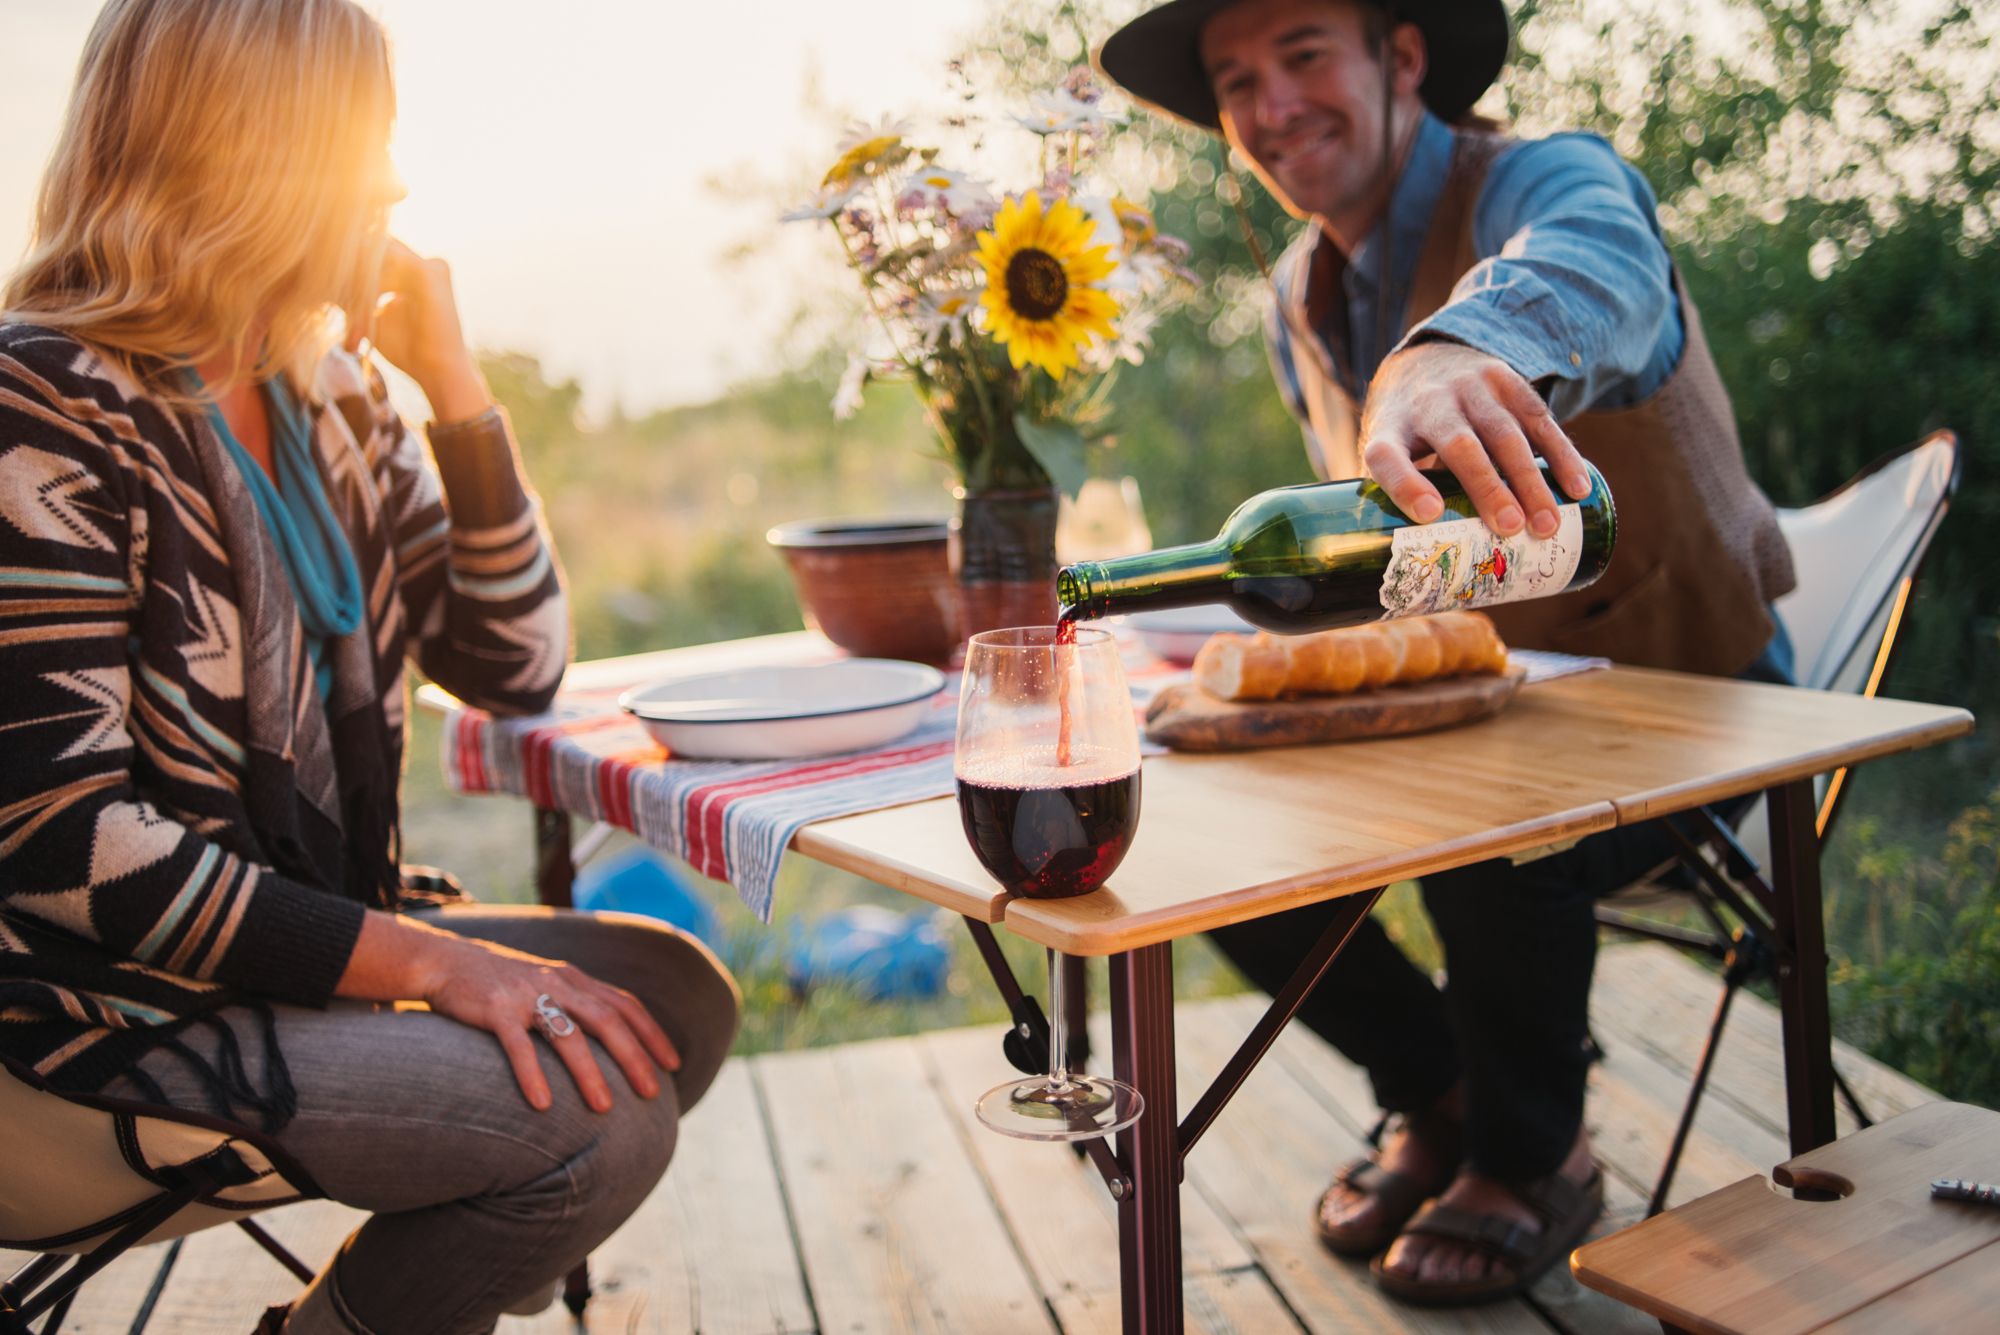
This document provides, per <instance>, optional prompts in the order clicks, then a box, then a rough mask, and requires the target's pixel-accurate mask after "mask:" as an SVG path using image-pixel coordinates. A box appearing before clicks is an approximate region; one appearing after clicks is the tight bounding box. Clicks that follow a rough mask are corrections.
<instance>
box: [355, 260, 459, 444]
mask: <svg viewBox="0 0 2000 1335" xmlns="http://www.w3.org/2000/svg"><path fill="white" fill-rule="evenodd" d="M377 288H378V292H377V296H376V299H375V305H374V309H373V310H368V311H352V310H351V311H348V312H347V350H348V351H349V352H358V351H360V348H361V342H362V340H363V339H364V338H365V339H367V340H368V341H369V342H370V343H372V344H373V345H374V348H375V351H377V352H378V353H380V354H381V355H382V356H383V357H384V358H386V359H387V360H388V361H389V362H390V363H392V364H393V365H394V366H395V367H396V368H397V369H398V370H401V371H402V372H404V373H405V374H406V375H408V376H409V377H410V378H411V379H412V380H414V381H416V382H417V385H418V387H419V388H421V389H422V390H423V391H424V397H426V398H428V399H429V400H430V403H431V415H432V417H433V418H435V420H437V421H439V422H463V421H467V420H469V419H471V418H474V417H477V416H479V414H481V413H483V412H485V411H486V410H487V409H488V408H490V407H492V406H493V396H492V394H491V393H490V392H489V391H488V390H487V388H486V379H485V377H484V376H482V375H480V373H479V363H478V362H477V361H476V360H475V359H474V358H473V356H472V353H471V351H470V349H468V348H467V347H466V345H465V331H464V330H463V329H462V328H460V326H459V321H458V299H457V298H456V297H455V296H454V295H453V294H452V288H451V266H450V265H448V264H446V263H445V262H444V261H443V260H439V259H426V258H425V257H424V256H422V255H419V254H417V252H416V251H414V250H411V249H410V248H409V247H408V246H406V245H404V244H403V243H402V242H401V241H398V240H396V239H395V238H394V237H390V238H389V239H388V242H387V245H386V248H385V249H384V251H383V253H382V270H381V276H380V278H379V279H378V280H377Z"/></svg>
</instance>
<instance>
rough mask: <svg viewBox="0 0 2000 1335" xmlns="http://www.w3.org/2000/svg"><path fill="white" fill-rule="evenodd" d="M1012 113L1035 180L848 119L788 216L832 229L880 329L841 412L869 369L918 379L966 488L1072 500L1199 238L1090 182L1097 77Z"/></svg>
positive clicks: (845, 387) (856, 362)
mask: <svg viewBox="0 0 2000 1335" xmlns="http://www.w3.org/2000/svg"><path fill="white" fill-rule="evenodd" d="M1012 119H1013V122H1014V124H1016V125H1018V126H1020V127H1021V128H1023V129H1025V130H1027V131H1029V132H1031V133H1033V134H1035V135H1037V136H1039V137H1040V140H1041V152H1040V163H1039V170H1038V179H1036V180H1035V182H1034V183H1033V184H1032V185H1031V186H1030V187H1029V188H1027V189H1026V190H1023V191H1021V192H1019V193H1016V194H1009V195H1001V194H998V193H996V191H995V189H994V187H993V186H991V185H989V184H988V183H987V182H985V181H982V180H980V179H978V178H976V177H974V176H973V175H972V174H970V173H968V172H965V171H962V170H959V169H958V167H957V166H956V164H952V163H950V162H948V161H946V160H945V159H944V157H943V155H942V154H941V153H940V152H939V150H938V149H936V148H929V147H923V146H920V145H917V144H915V143H912V142H911V140H910V138H909V135H910V130H909V127H908V125H907V124H905V123H903V122H898V121H884V122H882V123H881V124H878V125H873V126H858V127H854V128H852V129H850V131H849V132H848V134H847V137H846V138H845V139H844V140H843V141H842V143H841V147H840V157H839V158H838V160H836V161H835V162H834V164H833V166H832V167H831V168H830V169H829V170H828V171H827V173H826V176H825V178H824V179H823V180H822V181H821V182H820V186H819V189H818V192H817V194H816V195H815V197H814V198H813V199H812V200H811V201H810V202H808V203H807V204H805V205H804V206H802V207H800V208H796V209H793V210H792V211H790V212H789V213H786V214H785V215H784V218H785V220H786V221H788V222H789V221H801V220H809V219H818V220H823V221H825V222H827V223H828V224H830V225H831V227H832V228H833V231H834V234H835V235H836V236H837V237H838V238H839V240H840V244H841V246H842V248H843V251H844V252H845V255H846V258H847V262H848V264H849V266H850V267H851V268H852V269H853V270H854V272H855V274H856V275H857V276H858V277H859V278H860V280H861V288H862V292H863V295H864V296H865V298H866V299H867V302H868V307H869V314H870V316H871V318H872V320H873V322H874V324H875V327H876V332H877V334H878V335H879V338H880V342H879V346H871V348H870V350H869V352H868V353H867V354H864V355H856V356H854V357H852V358H851V359H850V361H849V364H848V370H847V374H846V375H845V376H843V377H842V380H841V385H840V390H839V392H838V393H837V394H836V395H835V397H834V402H833V408H834V412H835V415H836V416H841V417H845V416H847V415H849V414H851V413H852V412H853V411H854V410H855V409H856V408H857V407H858V406H859V404H860V401H861V394H862V391H863V388H864V387H865V386H866V384H867V383H868V382H869V381H870V380H874V379H881V378H886V377H907V378H908V379H910V380H911V381H912V382H914V384H915V386H916V390H917V395H918V397H919V399H920V400H921V401H922V403H923V405H924V407H925V410H926V412H927V413H928V414H929V416H930V419H931V423H932V425H933V426H934V428H935V429H936V430H937V432H938V435H939V438H940V439H941V440H942V441H943V443H944V447H945V449H946V451H947V453H948V454H949V456H950V457H951V460H952V462H953V464H954V466H955V467H956V468H957V470H958V473H959V476H960V478H961V479H962V480H963V482H964V484H965V486H966V488H967V489H968V490H969V491H985V490H993V489H1000V488H1014V487H1045V486H1047V485H1049V483H1050V482H1051V481H1053V482H1054V483H1056V484H1057V485H1059V486H1061V487H1062V488H1063V490H1065V491H1067V492H1069V493H1070V494H1071V495H1074V494H1075V493H1076V491H1077V489H1078V488H1079V487H1081V486H1082V484H1083V481H1084V479H1085V477H1086V472H1087V470H1086V463H1085V449H1086V446H1087V445H1088V444H1089V442H1091V441H1092V440H1095V439H1098V438H1100V437H1102V436H1103V435H1104V434H1105V432H1106V426H1107V423H1106V400H1107V396H1108V392H1109V389H1110V386H1111V381H1112V378H1113V375H1114V373H1115V371H1116V369H1117V367H1118V366H1119V364H1120V363H1121V362H1132V363H1137V362H1138V361H1140V360H1141V359H1142V358H1143V357H1144V355H1145V348H1146V344H1147V331H1148V329H1149V328H1150V327H1151V325H1152V323H1153V321H1154V320H1155V319H1156V318H1157V316H1158V313H1159V310H1160V309H1161V307H1162V305H1163V304H1164V303H1165V301H1166V300H1167V299H1169V298H1170V297H1171V296H1172V295H1174V294H1175V291H1176V290H1177V289H1179V288H1181V287H1183V286H1184V285H1185V283H1186V282H1187V280H1188V273H1187V270H1186V268H1185V265H1184V261H1185V260H1186V258H1187V247H1186V246H1185V245H1184V244H1182V243H1181V242H1180V241H1178V240H1177V239H1175V238H1173V237H1168V236H1162V235H1161V234H1160V233H1159V231H1158V229H1157V228H1156V227H1155V226H1154V224H1153V218H1152V215H1151V214H1150V213H1149V212H1148V211H1147V210H1146V209H1145V208H1144V207H1142V206H1140V205H1138V204H1134V203H1132V202H1131V201H1130V200H1127V199H1124V198H1121V197H1118V196H1116V195H1113V194H1099V193H1092V192H1091V190H1090V189H1089V188H1088V186H1087V185H1086V184H1085V183H1086V182H1087V181H1088V179H1089V175H1090V168H1091V167H1092V165H1093V163H1094V160H1095V158H1096V155H1097V150H1098V148H1099V146H1100V144H1101V142H1102V139H1103V136H1104V135H1105V133H1106V131H1107V129H1108V128H1109V126H1110V124H1111V120H1110V118H1109V117H1108V116H1107V115H1106V114H1105V113H1104V111H1103V109H1102V107H1101V106H1100V102H1099V93H1098V90H1097V88H1096V86H1095V84H1094V83H1093V81H1092V80H1091V78H1090V76H1089V73H1088V71H1081V70H1080V71H1078V72H1077V73H1076V74H1074V75H1072V76H1071V78H1070V79H1069V80H1067V81H1066V83H1065V84H1064V86H1063V87H1062V88H1061V89H1059V90H1057V91H1055V92H1052V93H1047V94H1043V95H1041V96H1040V97H1037V98H1036V99H1034V102H1033V105H1032V108H1031V110H1030V111H1029V113H1028V114H1026V115H1021V116H1016V117H1013V118H1012Z"/></svg>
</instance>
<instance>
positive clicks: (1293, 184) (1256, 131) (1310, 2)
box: [1201, 0, 1421, 232]
mask: <svg viewBox="0 0 2000 1335" xmlns="http://www.w3.org/2000/svg"><path fill="white" fill-rule="evenodd" d="M1372 22H1373V20H1372V17H1371V16H1369V15H1366V14H1364V12H1363V10H1362V7H1361V5H1360V4H1358V3H1356V2H1355V0H1243V2H1242V3H1240V4H1235V5H1231V6H1230V7H1229V8H1227V9H1225V10H1223V11H1222V12H1221V13H1219V14H1217V15H1216V16H1215V17H1214V18H1213V19H1210V20H1209V22H1208V26H1207V27H1205V28H1204V29H1203V30H1202V34H1201V58H1202V64H1203V66H1204V67H1205V68H1206V69H1207V71H1208V76H1209V81H1210V83H1211V84H1212V85H1213V86H1214V89H1215V100H1216V105H1217V106H1218V107H1220V108H1221V111H1222V129H1223V133H1224V134H1225V135H1226V136H1228V139H1229V142H1230V145H1231V146H1232V147H1234V148H1235V149H1236V150H1237V151H1238V152H1239V153H1241V154H1242V155H1243V156H1244V157H1245V158H1247V159H1249V161H1250V163H1251V165H1252V166H1253V167H1254V168H1255V170H1256V172H1257V175H1258V177H1259V178H1260V179H1262V180H1263V182H1264V183H1265V184H1266V185H1267V186H1269V187H1270V188H1271V190H1272V191H1273V192H1274V193H1276V194H1277V195H1278V197H1279V199H1280V200H1282V201H1283V202H1285V203H1286V204H1287V206H1288V207H1290V208H1291V210H1292V212H1294V213H1296V214H1298V215H1300V216H1302V217H1303V216H1307V215H1311V216H1314V217H1319V218H1322V219H1325V220H1326V221H1327V222H1329V223H1330V224H1332V225H1333V226H1334V228H1335V230H1336V231H1341V232H1346V231H1347V228H1348V226H1351V225H1360V224H1362V223H1365V222H1366V221H1369V220H1371V219H1372V215H1373V213H1374V212H1375V211H1376V210H1377V209H1378V208H1379V206H1380V200H1381V198H1382V197H1383V196H1384V195H1385V194H1386V189H1385V186H1384V184H1383V182H1382V181H1381V180H1380V171H1381V166H1382V140H1383V135H1384V132H1385V126H1384V124H1383V115H1382V113H1383V105H1382V81H1383V79H1384V77H1385V71H1384V64H1383V62H1384V61H1390V60H1391V59H1392V57H1391V52H1392V51H1393V50H1394V49H1395V47H1394V46H1393V45H1392V44H1391V43H1390V42H1388V41H1387V40H1386V37H1385V36H1383V35H1381V34H1380V33H1379V30H1377V31H1375V32H1371V24H1372ZM1420 62H1421V57H1419V69H1418V75H1419V76H1420V74H1421V67H1420ZM1405 81H1407V82H1409V83H1410V87H1411V88H1412V89H1414V87H1415V81H1414V79H1409V80H1404V79H1401V78H1399V80H1398V82H1399V83H1401V82H1405ZM1399 119H1400V117H1399Z"/></svg>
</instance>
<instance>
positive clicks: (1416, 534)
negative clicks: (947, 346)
mask: <svg viewBox="0 0 2000 1335" xmlns="http://www.w3.org/2000/svg"><path fill="white" fill-rule="evenodd" d="M1536 462H1537V463H1538V464H1539V465H1540V466H1541V468H1542V472H1543V476H1544V478H1545V479H1546V478H1547V477H1548V464H1547V462H1546V461H1543V460H1537V461H1536ZM1585 467H1586V468H1588V469H1589V472H1590V495H1588V496H1586V497H1585V498H1584V499H1583V500H1581V501H1572V500H1569V499H1568V498H1567V497H1566V496H1564V495H1563V493H1562V492H1561V491H1560V490H1558V489H1557V488H1556V486H1555V484H1554V481H1553V479H1548V480H1549V487H1550V491H1551V492H1552V493H1553V494H1554V495H1555V497H1556V499H1557V501H1558V502H1560V504H1559V505H1558V508H1557V518H1558V521H1559V522H1558V524H1557V527H1556V532H1555V535H1554V536H1553V537H1549V538H1537V537H1535V536H1534V535H1533V534H1531V533H1529V532H1527V531H1526V530H1525V529H1524V530H1522V531H1521V532H1520V533H1518V534H1516V535H1515V536H1513V537H1511V538H1502V537H1500V536H1498V535H1497V534H1495V533H1494V532H1493V530H1492V529H1490V528H1488V527H1487V526H1486V522H1485V521H1484V520H1482V519H1481V518H1479V513H1478V511H1477V510H1476V509H1475V508H1474V507H1473V505H1472V502H1471V501H1470V500H1468V499H1467V498H1466V495H1465V489H1464V487H1462V486H1461V485H1460V484H1459V482H1458V479H1457V478H1454V477H1453V476H1452V475H1451V474H1449V473H1446V472H1441V471H1440V472H1432V473H1428V474H1426V476H1427V477H1428V478H1429V479H1430V481H1431V482H1432V483H1433V484H1434V485H1435V486H1436V487H1437V489H1438V492H1439V493H1440V494H1441V495H1442V496H1443V497H1444V513H1443V514H1442V515H1440V516H1439V517H1438V519H1437V520H1436V521H1434V522H1432V523H1429V524H1419V523H1417V522H1416V521H1415V520H1413V519H1411V518H1410V517H1409V516H1408V515H1406V514H1404V513H1403V512H1402V510H1400V509H1398V508H1397V506H1396V503H1395V502H1394V501H1392V500H1390V499H1389V494H1388V493H1387V492H1385V491H1383V490H1382V488H1381V487H1380V486H1378V485H1376V484H1375V483H1374V482H1371V481H1369V480H1367V479H1365V478H1357V479H1354V480H1352V481H1348V482H1318V483H1311V484H1308V485H1305V486H1298V487H1279V488H1278V489H1276V490H1275V491H1267V492H1265V493H1263V494H1262V495H1260V496H1253V497H1251V498H1250V499H1249V500H1247V501H1245V502H1244V503H1243V504H1242V505H1240V506H1238V507H1237V509H1236V513H1235V514H1232V515H1231V516H1229V519H1228V522H1226V523H1225V524H1223V526H1222V532H1221V533H1219V534H1217V535H1216V537H1215V539H1214V541H1212V542H1198V543H1193V544H1191V545H1189V546H1186V547H1168V548H1164V549H1162V550H1160V551H1154V552H1143V553H1141V554H1139V555H1137V556H1122V557H1118V558H1115V559H1113V560H1109V561H1085V562H1079V563H1078V564H1076V565H1073V566H1065V567H1063V569H1062V570H1061V571H1059V572H1058V573H1057V575H1056V596H1057V597H1058V598H1059V599H1060V600H1061V602H1062V605H1063V609H1064V616H1065V617H1066V618H1067V619H1072V620H1095V619H1097V618H1099V617H1106V616H1113V615H1116V614H1119V613H1124V612H1143V611H1149V610H1153V609H1157V608H1168V607H1189V606H1193V605H1194V604H1197V603H1227V604H1228V605H1229V606H1230V607H1231V608H1233V609H1234V610H1235V611H1236V612H1237V613H1238V614H1239V615H1241V616H1242V617H1243V619H1244V620H1246V621H1249V622H1251V623H1252V624H1254V625H1258V626H1262V627H1264V628H1265V629H1266V630H1271V631H1276V632H1278V633H1279V634H1286V635H1293V634H1299V633H1302V632H1304V631H1312V630H1326V629H1329V628H1331V627H1334V626H1351V625H1354V624H1356V623H1358V622H1363V621H1376V620H1381V619H1386V618H1388V617H1400V616H1419V615H1423V614H1425V613H1430V612H1448V611H1454V610H1462V609H1468V608H1476V607H1491V606H1493V605H1495V604H1497V603H1510V602H1517V601H1519V600H1521V599H1524V598H1542V597H1547V596H1548V595H1550V594H1556V593H1562V592H1564V591H1565V590H1568V589H1580V588H1582V587H1584V586H1585V585H1587V584H1590V583H1592V582H1594V581H1595V580H1596V579H1597V577H1598V576H1599V575H1602V574H1603V573H1604V567H1605V565H1606V564H1607V563H1609V562H1610V560H1611V549H1612V547H1613V545H1614V544H1615V543H1616V542H1617V538H1618V513H1617V511H1616V510H1615V509H1614V508H1613V507H1612V503H1611V491H1610V489H1609V488H1608V487H1606V486H1605V485H1604V476H1603V474H1601V473H1599V472H1598V471H1597V469H1596V468H1594V467H1591V466H1590V465H1589V464H1587V463H1586V464H1585Z"/></svg>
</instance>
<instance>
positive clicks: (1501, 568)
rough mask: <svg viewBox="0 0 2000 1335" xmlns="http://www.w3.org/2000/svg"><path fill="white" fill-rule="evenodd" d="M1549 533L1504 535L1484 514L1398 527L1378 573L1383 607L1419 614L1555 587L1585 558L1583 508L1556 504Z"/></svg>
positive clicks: (1516, 598)
mask: <svg viewBox="0 0 2000 1335" xmlns="http://www.w3.org/2000/svg"><path fill="white" fill-rule="evenodd" d="M1556 518H1557V523H1556V531H1555V535H1554V536H1553V537H1547V538H1537V537H1535V536H1533V535H1532V534H1530V533H1529V532H1528V531H1527V530H1525V529H1523V530H1522V531H1521V532H1520V533H1517V534H1515V535H1514V536H1513V537H1511V538H1503V537H1500V536H1499V535H1498V534H1496V533H1494V531H1493V530H1492V529H1490V528H1488V527H1486V521H1485V520H1483V519H1452V520H1447V521H1446V522H1444V523H1442V524H1413V525H1411V526H1410V527H1408V528H1399V529H1397V530H1396V533H1395V536H1394V537H1393V538H1392V539H1391V542H1390V548H1389V568H1388V569H1387V570H1385V571H1383V572H1382V614H1383V615H1384V616H1390V617H1407V616H1424V615H1426V614H1428V613H1431V612H1453V611H1464V610H1466V609H1469V608H1474V607H1492V606H1494V605H1495V604H1498V603H1516V602H1520V601H1521V600H1522V599H1524V598H1540V597H1543V596H1544V595H1547V594H1551V593H1561V592H1562V591H1563V590H1564V589H1566V588H1568V587H1569V582H1570V581H1571V580H1572V579H1574V578H1576V568H1577V565H1578V563H1579V562H1580V561H1581V560H1582V558H1583V511H1582V509H1581V507H1579V506H1577V505H1575V504H1574V503H1572V504H1569V505H1564V506H1561V507H1559V508H1558V509H1557V511H1556Z"/></svg>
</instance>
